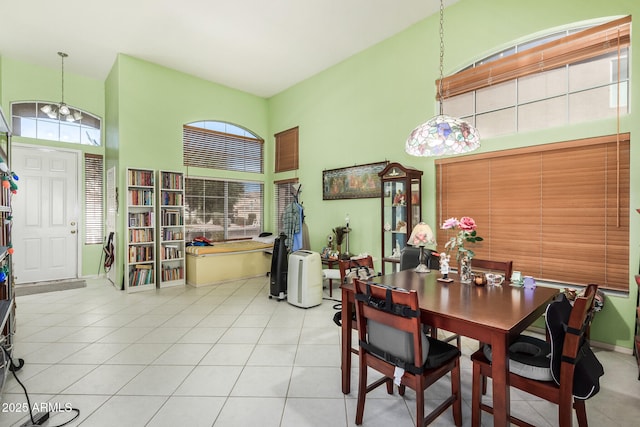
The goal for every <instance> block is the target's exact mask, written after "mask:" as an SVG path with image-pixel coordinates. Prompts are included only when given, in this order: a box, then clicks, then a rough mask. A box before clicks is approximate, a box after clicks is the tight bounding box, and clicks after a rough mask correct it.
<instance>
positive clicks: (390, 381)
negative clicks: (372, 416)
mask: <svg viewBox="0 0 640 427" xmlns="http://www.w3.org/2000/svg"><path fill="white" fill-rule="evenodd" d="M386 382H387V394H393V379H392V378H387V381H386Z"/></svg>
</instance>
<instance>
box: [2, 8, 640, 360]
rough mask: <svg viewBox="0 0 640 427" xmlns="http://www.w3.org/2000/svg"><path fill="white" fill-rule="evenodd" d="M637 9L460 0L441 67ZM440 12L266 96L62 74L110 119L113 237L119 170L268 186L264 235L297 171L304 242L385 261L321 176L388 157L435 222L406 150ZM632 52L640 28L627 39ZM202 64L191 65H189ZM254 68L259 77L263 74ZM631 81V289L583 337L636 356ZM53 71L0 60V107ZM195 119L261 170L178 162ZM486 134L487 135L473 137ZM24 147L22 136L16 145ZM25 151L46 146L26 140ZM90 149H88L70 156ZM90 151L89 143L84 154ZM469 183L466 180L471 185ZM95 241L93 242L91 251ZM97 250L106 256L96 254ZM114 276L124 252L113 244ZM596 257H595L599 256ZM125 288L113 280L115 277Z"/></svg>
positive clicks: (638, 77)
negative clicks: (289, 145)
mask: <svg viewBox="0 0 640 427" xmlns="http://www.w3.org/2000/svg"><path fill="white" fill-rule="evenodd" d="M634 12H640V3H639V2H636V1H631V0H609V1H607V2H596V1H589V2H585V1H584V0H564V1H562V2H559V1H557V0H553V1H552V0H538V1H536V2H534V3H532V2H530V1H529V0H460V1H459V2H457V3H455V4H454V5H452V6H450V7H448V8H447V9H446V10H445V58H444V61H445V65H444V72H445V74H449V73H452V72H455V71H456V70H458V69H460V68H461V67H464V66H466V65H467V64H469V63H470V62H472V61H474V60H477V59H480V58H482V57H485V56H487V55H489V54H490V53H493V52H496V51H498V50H500V49H502V48H505V47H508V46H510V45H513V44H514V43H516V42H518V41H521V40H524V39H528V38H530V37H531V35H534V34H542V33H544V32H546V30H548V29H550V28H557V27H566V26H570V25H571V24H572V23H575V22H580V21H586V20H593V19H599V18H603V17H615V16H623V15H629V14H633V13H634ZM438 27H439V17H438V16H437V15H436V16H432V17H429V18H427V19H425V20H423V21H421V22H419V23H417V24H415V25H413V26H411V27H410V28H408V29H406V30H405V31H403V32H401V33H399V34H397V35H395V36H393V37H391V38H389V39H387V40H384V41H383V42H381V43H379V44H377V45H376V46H373V47H371V48H369V49H367V50H365V51H363V52H360V53H358V54H356V55H354V56H352V57H351V58H349V59H347V60H345V61H343V62H341V63H339V64H337V65H335V66H333V67H331V68H329V69H327V70H325V71H322V72H320V73H318V74H317V75H315V76H313V77H311V78H309V79H307V80H305V81H303V82H300V83H298V84H296V85H294V86H293V87H291V88H289V89H287V90H285V91H283V92H282V93H279V94H277V95H275V96H273V97H271V98H269V99H264V98H261V97H257V96H254V95H251V94H248V93H245V92H242V91H238V90H235V89H231V88H228V87H225V86H222V85H219V84H217V83H213V82H209V81H205V80H202V79H200V78H197V77H194V76H190V75H187V74H184V73H180V72H178V71H175V70H171V69H168V68H165V67H161V66H159V65H156V64H152V63H149V62H145V61H142V60H140V59H137V58H134V57H131V56H127V55H123V54H121V55H118V57H117V58H116V61H115V62H114V65H113V67H112V69H111V71H110V73H109V75H108V76H107V78H106V80H105V81H104V82H102V81H96V80H91V79H86V78H83V77H81V76H77V75H73V74H69V75H66V76H65V77H66V78H67V81H66V82H65V92H66V93H65V98H66V100H67V101H68V102H69V104H71V105H74V106H77V107H79V108H82V109H84V110H87V111H91V112H93V113H95V114H97V115H99V116H101V117H104V118H105V122H104V124H103V128H104V130H105V132H104V135H105V136H104V138H103V139H104V141H103V142H104V147H101V148H100V149H98V152H103V153H104V154H105V158H106V161H105V170H107V169H108V168H109V167H111V166H116V167H117V169H118V176H117V186H118V188H119V193H120V201H119V207H118V220H117V229H118V234H119V235H123V232H124V215H125V205H124V200H125V186H126V180H125V176H126V169H127V167H140V168H150V169H155V170H158V169H167V170H175V171H183V172H186V173H188V175H192V176H211V177H218V178H228V179H243V180H244V179H247V180H257V181H263V182H265V187H264V189H265V212H264V219H265V229H266V230H267V231H274V230H271V224H273V221H274V218H273V213H272V212H273V208H274V207H273V201H272V199H273V187H272V182H273V181H274V180H279V179H287V178H292V177H297V178H299V180H300V183H301V184H302V194H301V201H302V202H303V204H304V207H305V213H306V221H307V224H308V226H309V231H310V237H311V247H312V249H314V250H320V248H321V247H322V246H324V245H325V242H326V236H327V235H328V234H330V233H331V229H332V228H334V227H336V226H338V225H343V224H344V218H345V216H346V214H349V216H350V218H351V224H350V225H351V227H352V229H353V231H352V233H351V235H350V249H351V252H353V253H360V252H368V253H370V254H372V255H373V256H374V257H379V256H380V229H381V224H380V202H379V200H378V199H377V198H374V199H356V200H339V201H323V200H322V171H323V170H325V169H333V168H339V167H346V166H352V165H356V164H364V163H372V162H379V161H383V160H390V161H397V162H400V163H402V164H405V165H408V166H413V167H415V168H418V169H420V170H422V171H424V175H423V220H424V221H426V222H428V223H429V224H431V225H432V228H434V230H436V232H437V226H436V224H434V222H435V217H436V215H435V177H434V171H435V167H434V160H433V159H429V158H416V157H411V156H408V155H407V154H405V152H404V141H405V140H406V137H407V136H408V134H409V133H410V132H411V130H412V129H413V128H415V127H416V126H417V125H419V124H420V123H422V122H424V121H425V120H427V119H428V118H430V117H431V116H433V115H435V114H436V113H437V107H436V101H435V97H436V93H435V84H434V82H435V80H436V79H437V77H438V76H439V69H438V66H439V32H438ZM632 45H635V46H640V32H638V31H633V32H632ZM194 60H197V58H194ZM631 60H632V63H631V72H632V75H631V79H632V81H633V82H637V81H640V71H638V70H640V56H638V55H632V57H631ZM259 77H260V76H259V71H257V72H256V78H259ZM636 86H637V85H634V84H632V85H631V88H632V93H631V97H630V99H631V111H632V114H631V116H625V117H622V120H621V123H620V129H621V131H623V132H630V133H631V135H632V139H631V159H632V165H631V197H630V199H631V206H630V208H631V209H632V212H631V214H630V245H629V252H630V253H629V263H630V276H629V283H630V289H631V292H630V295H618V296H613V295H608V296H607V300H606V302H605V308H604V310H603V311H602V312H601V313H599V314H598V315H597V316H596V320H595V321H594V324H593V327H592V339H593V340H595V341H600V342H603V343H606V344H610V345H612V346H619V347H623V348H628V349H630V348H631V344H632V335H633V327H634V316H635V314H634V307H635V302H636V295H637V291H636V287H635V284H634V282H633V274H634V273H636V272H637V271H638V263H639V259H640V215H638V214H636V213H635V208H637V207H640V168H638V166H640V155H639V152H640V142H639V141H637V140H636V139H635V138H634V135H635V134H636V133H638V131H640V129H639V127H640V121H638V120H633V118H634V116H635V112H636V111H637V110H638V107H639V102H640V96H639V95H640V91H638V90H637V89H636ZM59 91H60V81H59V70H57V69H46V68H42V67H37V66H34V65H31V64H25V63H22V62H19V61H15V60H13V59H11V58H6V57H2V58H0V99H1V102H2V106H3V108H4V109H5V111H7V112H8V111H9V104H10V102H12V101H16V100H36V99H37V100H52V101H57V100H58V98H59V97H60V92H59ZM199 120H221V121H227V122H231V123H235V124H238V125H241V126H243V127H245V128H248V129H250V130H251V131H252V132H254V133H256V134H257V135H260V136H261V137H263V138H264V139H265V143H266V146H265V173H264V174H243V173H232V172H228V173H223V172H212V171H208V170H205V169H198V168H189V170H186V169H185V168H184V167H183V166H182V125H183V124H185V123H190V122H193V121H199ZM295 126H298V127H299V130H300V133H299V136H300V168H299V170H297V171H293V172H286V173H280V174H274V173H273V169H274V164H273V159H274V138H273V135H274V134H275V133H277V132H280V131H283V130H286V129H289V128H292V127H295ZM615 131H616V120H614V119H611V120H602V121H597V122H591V123H587V124H582V125H579V126H568V127H562V128H556V129H550V130H545V131H539V132H531V133H526V134H520V135H513V136H509V137H501V138H491V139H485V140H483V141H482V148H481V149H480V152H491V151H497V150H504V149H508V148H514V147H524V146H532V145H538V144H545V143H552V142H557V141H564V140H571V139H577V138H582V137H589V136H597V135H606V134H613V133H615ZM480 133H481V134H482V129H480ZM16 139H17V140H19V139H18V138H16ZM20 142H27V143H31V144H47V145H52V146H57V145H56V144H55V143H50V142H46V143H45V142H42V141H33V140H29V141H24V140H20ZM79 149H82V150H88V149H90V148H79ZM93 149H95V148H93ZM469 184H470V185H472V184H473V177H470V178H469ZM94 246H95V245H94ZM94 249H96V248H86V247H85V248H84V250H83V254H82V256H83V269H82V270H83V274H85V275H92V274H94V272H95V269H96V266H97V264H98V260H99V257H100V252H99V250H94ZM98 249H101V248H98ZM117 249H118V250H117V252H118V262H117V265H118V266H119V268H120V272H119V273H118V275H119V279H120V281H121V280H122V263H123V258H122V249H123V246H122V244H121V243H120V242H118V245H117ZM594 262H595V261H594ZM120 284H121V283H120Z"/></svg>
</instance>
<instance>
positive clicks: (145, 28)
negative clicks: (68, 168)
mask: <svg viewBox="0 0 640 427" xmlns="http://www.w3.org/2000/svg"><path fill="white" fill-rule="evenodd" d="M458 1H459V0H446V1H445V5H450V4H453V3H456V2H458ZM0 10H2V16H3V22H2V24H1V25H0V55H2V56H6V57H10V58H12V59H16V60H20V61H24V62H28V63H33V64H37V65H41V66H46V67H51V68H58V69H59V67H60V58H59V57H58V55H57V53H56V52H58V51H63V52H66V53H67V54H69V57H68V58H67V59H66V60H65V71H66V72H70V73H74V74H79V75H83V76H86V77H90V78H94V79H98V80H104V79H106V77H107V75H108V73H109V71H110V70H111V68H112V66H113V64H114V62H115V59H116V55H117V54H118V53H124V54H127V55H131V56H134V57H136V58H140V59H143V60H146V61H149V62H153V63H156V64H160V65H163V66H166V67H169V68H172V69H175V70H179V71H182V72H185V73H188V74H191V75H194V76H198V77H200V78H203V79H206V80H209V81H213V82H216V83H220V84H223V85H225V86H229V87H232V88H235V89H239V90H242V91H246V92H249V93H252V94H255V95H258V96H263V97H269V96H272V95H274V94H277V93H278V92H280V91H282V90H284V89H286V88H288V87H290V86H292V85H294V84H296V83H298V82H300V81H302V80H305V79H307V78H308V77H311V76H313V75H314V74H317V73H318V72H320V71H322V70H324V69H326V68H329V67H331V66H332V65H334V64H337V63H339V62H341V61H343V60H344V59H346V58H348V57H350V56H352V55H354V54H355V53H357V52H360V51H362V50H364V49H366V48H368V47H370V46H373V45H375V44H376V43H378V42H380V41H382V40H384V39H386V38H388V37H390V36H392V35H394V34H397V33H399V32H401V31H402V30H404V29H406V28H408V27H409V26H411V25H413V24H415V23H416V22H419V21H421V20H423V19H424V18H426V17H427V16H430V15H432V14H434V13H437V12H438V10H439V2H438V0H180V1H176V0H171V1H170V0H107V1H103V2H100V3H99V6H94V2H93V1H87V0H65V1H63V2H57V1H46V2H45V1H42V0H19V1H17V0H0Z"/></svg>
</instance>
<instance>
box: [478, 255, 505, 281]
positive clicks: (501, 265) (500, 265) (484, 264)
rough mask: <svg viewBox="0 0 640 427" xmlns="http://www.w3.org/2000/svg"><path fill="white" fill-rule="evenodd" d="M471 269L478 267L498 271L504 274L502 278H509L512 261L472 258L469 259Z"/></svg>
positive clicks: (488, 270)
mask: <svg viewBox="0 0 640 427" xmlns="http://www.w3.org/2000/svg"><path fill="white" fill-rule="evenodd" d="M471 265H472V267H473V269H474V270H475V269H479V270H483V271H487V272H496V271H497V272H500V273H501V274H504V280H509V279H510V278H511V273H512V272H513V261H493V260H486V259H479V258H473V260H472V261H471Z"/></svg>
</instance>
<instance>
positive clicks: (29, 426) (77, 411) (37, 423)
mask: <svg viewBox="0 0 640 427" xmlns="http://www.w3.org/2000/svg"><path fill="white" fill-rule="evenodd" d="M0 347H1V348H2V351H3V352H4V354H5V356H6V357H7V358H8V359H9V363H10V365H9V370H10V371H11V372H12V373H13V377H14V378H15V379H16V381H17V382H18V384H20V387H22V390H23V391H24V395H25V397H26V398H27V405H29V420H30V421H31V424H27V423H24V424H22V425H21V426H20V427H37V426H40V425H42V424H43V423H44V422H46V421H47V420H49V419H50V418H49V413H48V412H46V413H39V414H36V417H37V418H38V419H37V420H36V418H35V417H34V415H33V409H32V406H31V399H29V393H28V392H27V388H26V387H25V385H24V384H23V383H22V381H20V378H18V374H16V371H18V370H19V369H20V368H22V366H24V361H23V360H22V359H20V364H18V365H16V364H15V363H14V362H13V358H12V357H11V354H10V353H9V351H8V350H7V349H6V348H5V346H4V345H0ZM70 411H72V412H75V416H73V417H72V418H71V419H70V420H68V421H66V422H64V423H62V424H58V425H52V426H49V427H62V426H65V425H67V424H69V423H71V422H72V421H75V420H76V419H77V418H78V417H79V416H80V409H77V408H70ZM45 414H46V415H45Z"/></svg>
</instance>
